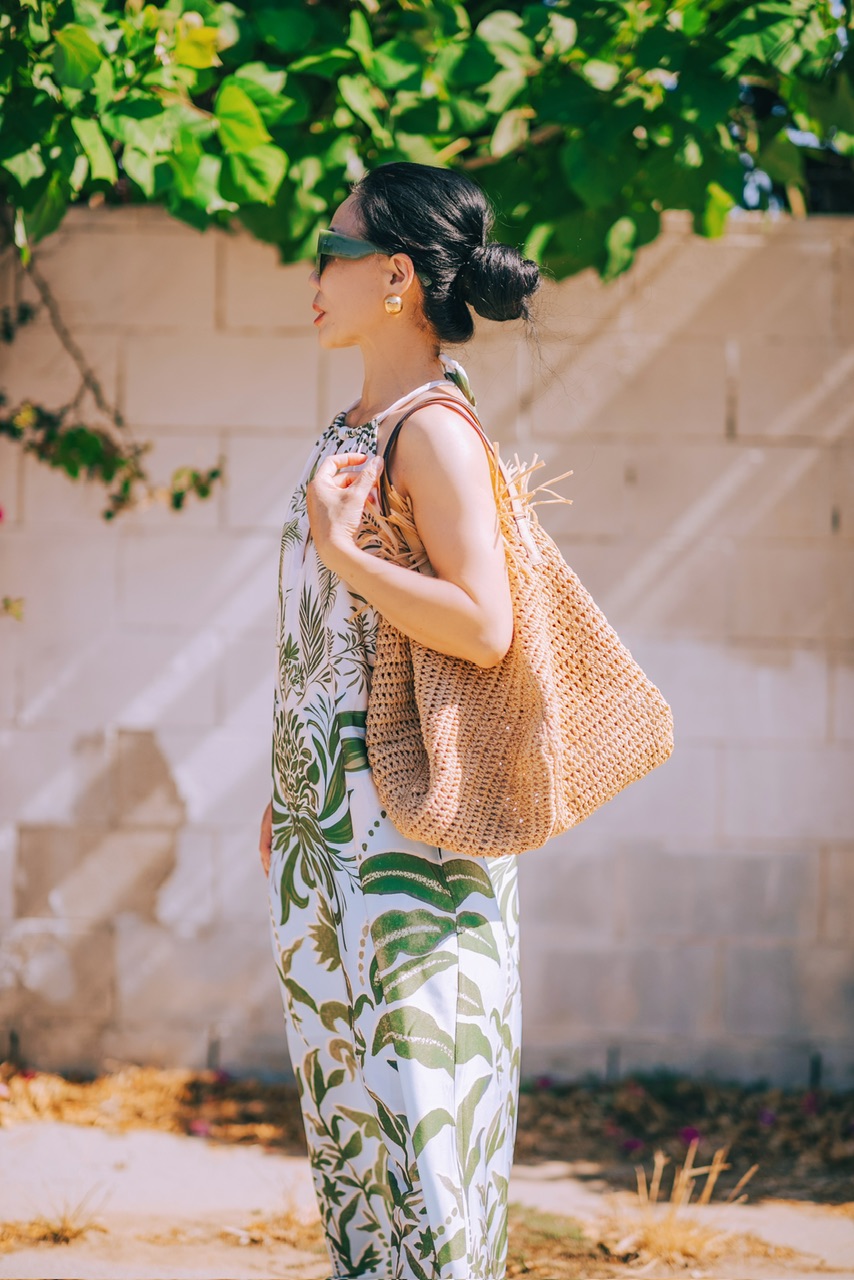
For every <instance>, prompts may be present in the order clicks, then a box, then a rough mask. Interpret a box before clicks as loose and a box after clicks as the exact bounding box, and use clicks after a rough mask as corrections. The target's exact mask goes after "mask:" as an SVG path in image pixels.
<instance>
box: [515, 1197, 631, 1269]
mask: <svg viewBox="0 0 854 1280" xmlns="http://www.w3.org/2000/svg"><path fill="white" fill-rule="evenodd" d="M509 1235H510V1241H509V1246H508V1250H507V1280H519V1278H520V1277H522V1276H529V1277H531V1280H578V1277H579V1276H581V1275H583V1276H585V1277H589V1280H595V1278H596V1277H610V1276H614V1275H615V1274H617V1273H616V1271H615V1268H614V1265H613V1263H612V1262H609V1260H608V1253H607V1250H605V1249H603V1247H602V1246H601V1245H600V1244H599V1243H598V1241H596V1240H593V1239H591V1238H590V1237H589V1236H588V1235H587V1234H586V1233H585V1231H584V1228H583V1227H582V1226H581V1224H580V1223H579V1222H576V1221H575V1219H574V1218H564V1217H559V1216H558V1215H557V1214H553V1213H541V1212H539V1211H538V1210H536V1209H529V1208H527V1207H525V1206H524V1205H519V1204H511V1205H510V1231H509Z"/></svg>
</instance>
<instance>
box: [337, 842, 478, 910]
mask: <svg viewBox="0 0 854 1280" xmlns="http://www.w3.org/2000/svg"><path fill="white" fill-rule="evenodd" d="M359 878H360V880H361V882H362V892H363V893H380V894H388V893H405V894H406V895H407V896H409V897H411V898H418V900H419V901H420V902H427V903H429V904H430V905H431V906H433V907H440V908H441V909H442V910H444V911H453V910H454V899H453V896H452V894H451V893H450V891H449V889H448V885H447V881H446V875H445V872H444V869H443V867H442V864H441V863H433V862H428V861H427V859H426V858H421V857H418V855H417V854H413V853H378V854H374V855H373V856H372V857H370V858H364V859H363V860H362V865H361V867H360V869H359Z"/></svg>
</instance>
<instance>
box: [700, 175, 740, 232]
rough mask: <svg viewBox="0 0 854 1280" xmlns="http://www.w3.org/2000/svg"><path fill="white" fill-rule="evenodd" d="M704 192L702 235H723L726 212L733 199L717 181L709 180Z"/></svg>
mask: <svg viewBox="0 0 854 1280" xmlns="http://www.w3.org/2000/svg"><path fill="white" fill-rule="evenodd" d="M706 192H707V197H708V198H707V201H706V207H705V209H704V211H703V235H705V236H709V237H711V238H714V237H716V236H721V235H723V232H724V228H725V226H726V218H727V214H728V213H729V211H730V209H731V208H732V207H733V205H734V204H735V201H734V200H733V198H732V196H731V195H730V194H729V192H728V191H724V189H723V187H722V186H720V185H719V184H718V183H717V182H710V183H709V185H708V187H707V188H706Z"/></svg>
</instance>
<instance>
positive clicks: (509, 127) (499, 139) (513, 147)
mask: <svg viewBox="0 0 854 1280" xmlns="http://www.w3.org/2000/svg"><path fill="white" fill-rule="evenodd" d="M528 132H529V129H528V111H527V108H522V109H520V110H517V111H508V112H506V113H505V114H504V115H503V116H502V117H501V119H500V120H499V121H498V124H497V125H496V126H495V130H494V132H493V134H492V137H491V138H490V139H489V151H490V154H491V155H493V156H504V155H506V154H507V153H508V151H517V150H518V149H519V148H520V147H521V146H523V144H524V143H525V141H526V140H527V137H528Z"/></svg>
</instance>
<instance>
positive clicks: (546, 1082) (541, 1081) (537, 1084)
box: [534, 1076, 554, 1089]
mask: <svg viewBox="0 0 854 1280" xmlns="http://www.w3.org/2000/svg"><path fill="white" fill-rule="evenodd" d="M553 1084H554V1080H552V1078H551V1076H537V1077H536V1078H535V1080H534V1088H535V1089H551V1087H552V1086H553Z"/></svg>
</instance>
